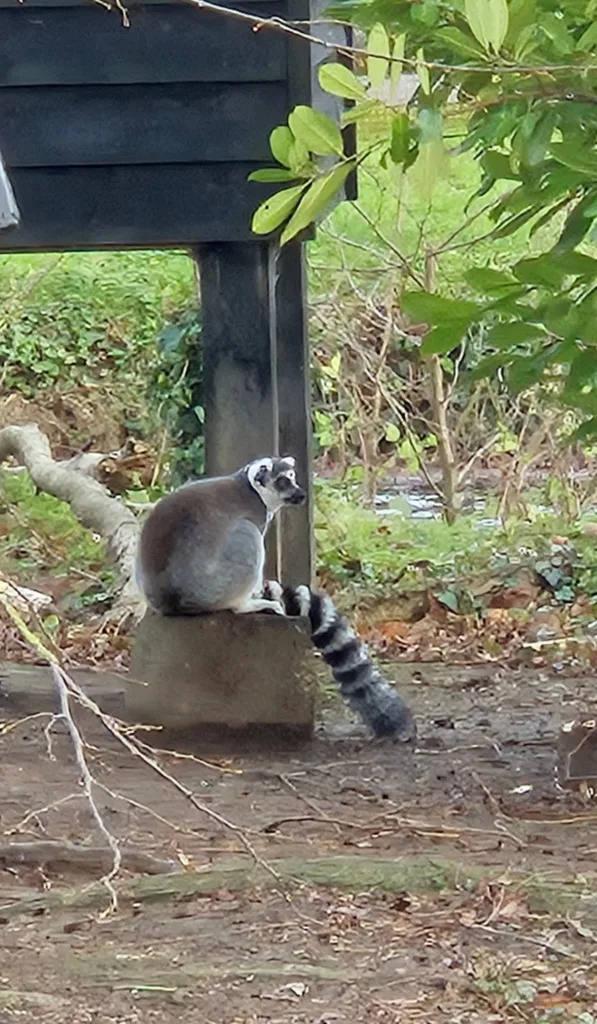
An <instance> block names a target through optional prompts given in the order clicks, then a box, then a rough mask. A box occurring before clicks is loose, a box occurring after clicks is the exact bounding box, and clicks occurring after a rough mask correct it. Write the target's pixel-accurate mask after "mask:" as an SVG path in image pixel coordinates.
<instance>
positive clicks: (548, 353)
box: [508, 344, 559, 394]
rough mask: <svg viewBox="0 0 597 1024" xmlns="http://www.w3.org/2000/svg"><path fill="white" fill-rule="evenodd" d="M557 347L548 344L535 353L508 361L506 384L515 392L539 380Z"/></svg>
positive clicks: (554, 354) (517, 392) (551, 360)
mask: <svg viewBox="0 0 597 1024" xmlns="http://www.w3.org/2000/svg"><path fill="white" fill-rule="evenodd" d="M558 349H559V346H558V345H557V344H554V345H548V346H547V347H546V348H544V349H542V351H541V352H537V353H536V354H535V355H532V356H518V357H517V358H516V359H514V360H513V361H512V362H511V363H510V366H509V368H508V384H509V386H510V387H511V388H512V390H513V391H514V392H515V394H519V393H520V392H521V391H526V389H527V388H530V387H532V386H533V384H537V382H538V381H540V380H541V377H542V376H543V373H544V372H545V370H546V368H547V367H548V366H549V364H550V363H551V362H553V361H554V356H556V355H557V351H558Z"/></svg>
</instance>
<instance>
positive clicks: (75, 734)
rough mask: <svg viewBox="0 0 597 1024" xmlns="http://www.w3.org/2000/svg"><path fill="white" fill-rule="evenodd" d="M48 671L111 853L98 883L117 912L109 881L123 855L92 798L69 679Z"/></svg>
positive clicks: (53, 669)
mask: <svg viewBox="0 0 597 1024" xmlns="http://www.w3.org/2000/svg"><path fill="white" fill-rule="evenodd" d="M50 670H51V672H52V678H53V680H54V685H55V686H56V689H57V691H58V696H59V699H60V716H59V717H60V718H61V719H62V720H63V721H64V723H65V724H66V728H67V730H68V734H69V736H70V738H71V743H72V745H73V749H74V752H75V758H76V761H77V765H78V767H79V770H80V772H81V776H82V779H83V793H84V794H85V798H86V800H87V803H88V805H89V809H90V811H91V814H92V816H93V818H94V820H95V823H96V825H97V827H98V829H99V830H100V832H101V834H102V835H103V836H104V839H105V840H106V842H107V844H108V846H109V847H110V850H111V851H112V858H113V859H112V865H111V867H110V870H109V871H108V873H107V874H105V875H103V877H102V879H101V881H102V883H103V884H104V885H105V887H106V889H107V890H108V893H109V894H110V903H111V908H112V910H116V909H117V907H118V897H117V895H116V890H115V888H114V886H113V885H112V879H113V878H115V877H116V875H117V874H118V872H119V871H120V865H121V863H122V853H121V850H120V844H119V842H118V840H117V839H116V837H115V836H113V835H112V833H111V832H110V830H109V829H108V827H107V826H106V824H105V822H104V819H103V818H102V815H101V812H100V810H99V808H98V806H97V804H96V802H95V800H94V798H93V785H94V778H93V775H92V774H91V772H90V771H89V766H88V764H87V761H86V760H85V748H84V743H83V737H82V736H81V733H80V732H79V729H78V727H77V725H76V723H75V720H74V719H73V716H72V713H71V709H70V689H69V686H68V678H69V677H68V676H67V675H66V673H65V672H64V670H63V669H62V668H61V667H60V665H59V664H58V663H57V662H56V661H51V662H50Z"/></svg>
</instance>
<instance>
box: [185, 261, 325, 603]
mask: <svg viewBox="0 0 597 1024" xmlns="http://www.w3.org/2000/svg"><path fill="white" fill-rule="evenodd" d="M195 256H196V258H197V260H198V263H199V276H200V281H201V308H202V323H203V327H202V332H201V344H202V348H203V392H204V402H203V404H204V409H205V471H206V473H207V475H208V476H217V475H219V474H221V473H230V472H232V471H233V470H235V469H237V468H238V467H239V466H241V465H242V464H243V463H244V462H249V461H250V460H251V459H255V458H259V456H260V455H267V454H283V455H294V456H295V458H296V460H297V464H298V472H299V478H300V481H301V483H303V484H304V486H305V487H306V489H307V493H308V502H307V504H306V505H305V506H304V507H303V508H301V509H291V510H288V511H284V512H283V513H282V515H281V516H280V518H279V521H278V520H277V521H276V522H275V523H274V524H273V525H272V527H270V531H269V533H268V538H267V545H266V546H267V551H268V558H267V563H266V576H267V577H268V578H274V579H279V580H280V581H281V582H282V583H283V584H284V585H286V586H296V585H298V584H300V583H307V584H309V583H311V581H312V573H313V555H312V497H311V412H310V402H309V358H308V346H307V313H306V275H305V260H304V252H303V246H302V245H301V244H300V243H298V242H297V243H295V244H292V245H289V246H285V247H284V248H283V249H281V250H279V251H278V250H277V249H276V248H275V247H274V246H271V245H270V244H268V243H263V242H248V243H228V242H227V243H215V244H206V245H202V246H199V247H197V249H196V250H195Z"/></svg>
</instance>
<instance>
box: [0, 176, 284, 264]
mask: <svg viewBox="0 0 597 1024" xmlns="http://www.w3.org/2000/svg"><path fill="white" fill-rule="evenodd" d="M256 166H257V165H256V164H244V163H237V164H205V165H192V164H169V165H162V164H154V165H145V166H139V167H126V166H124V167H123V166H121V167H67V168H54V169H44V168H16V169H15V170H14V171H11V172H10V176H11V181H12V185H13V188H14V192H15V197H16V200H17V203H18V205H19V208H20V211H21V224H20V226H19V227H18V228H16V229H15V230H14V231H9V232H5V233H3V234H2V236H0V251H1V252H51V251H60V250H69V249H73V250H76V249H79V250H84V249H160V248H177V249H180V248H182V247H184V246H187V245H192V244H193V243H195V242H207V241H216V242H217V241H243V240H245V241H249V240H251V239H254V237H255V236H254V235H253V234H252V233H251V217H252V215H253V212H254V210H255V207H256V206H257V205H258V204H259V203H260V202H261V201H262V200H263V199H265V198H266V197H267V196H268V195H271V192H272V187H270V186H268V185H259V184H252V183H251V184H247V181H246V178H247V175H248V174H249V173H250V171H252V170H255V168H256Z"/></svg>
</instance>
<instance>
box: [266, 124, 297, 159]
mask: <svg viewBox="0 0 597 1024" xmlns="http://www.w3.org/2000/svg"><path fill="white" fill-rule="evenodd" d="M293 143H294V135H293V134H292V132H291V131H290V128H288V127H287V126H286V125H280V126H279V127H278V128H274V130H273V132H271V133H270V137H269V148H270V149H271V151H272V156H273V158H274V160H277V161H278V163H279V164H283V165H284V167H290V157H289V154H290V150H291V149H292V145H293Z"/></svg>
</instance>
